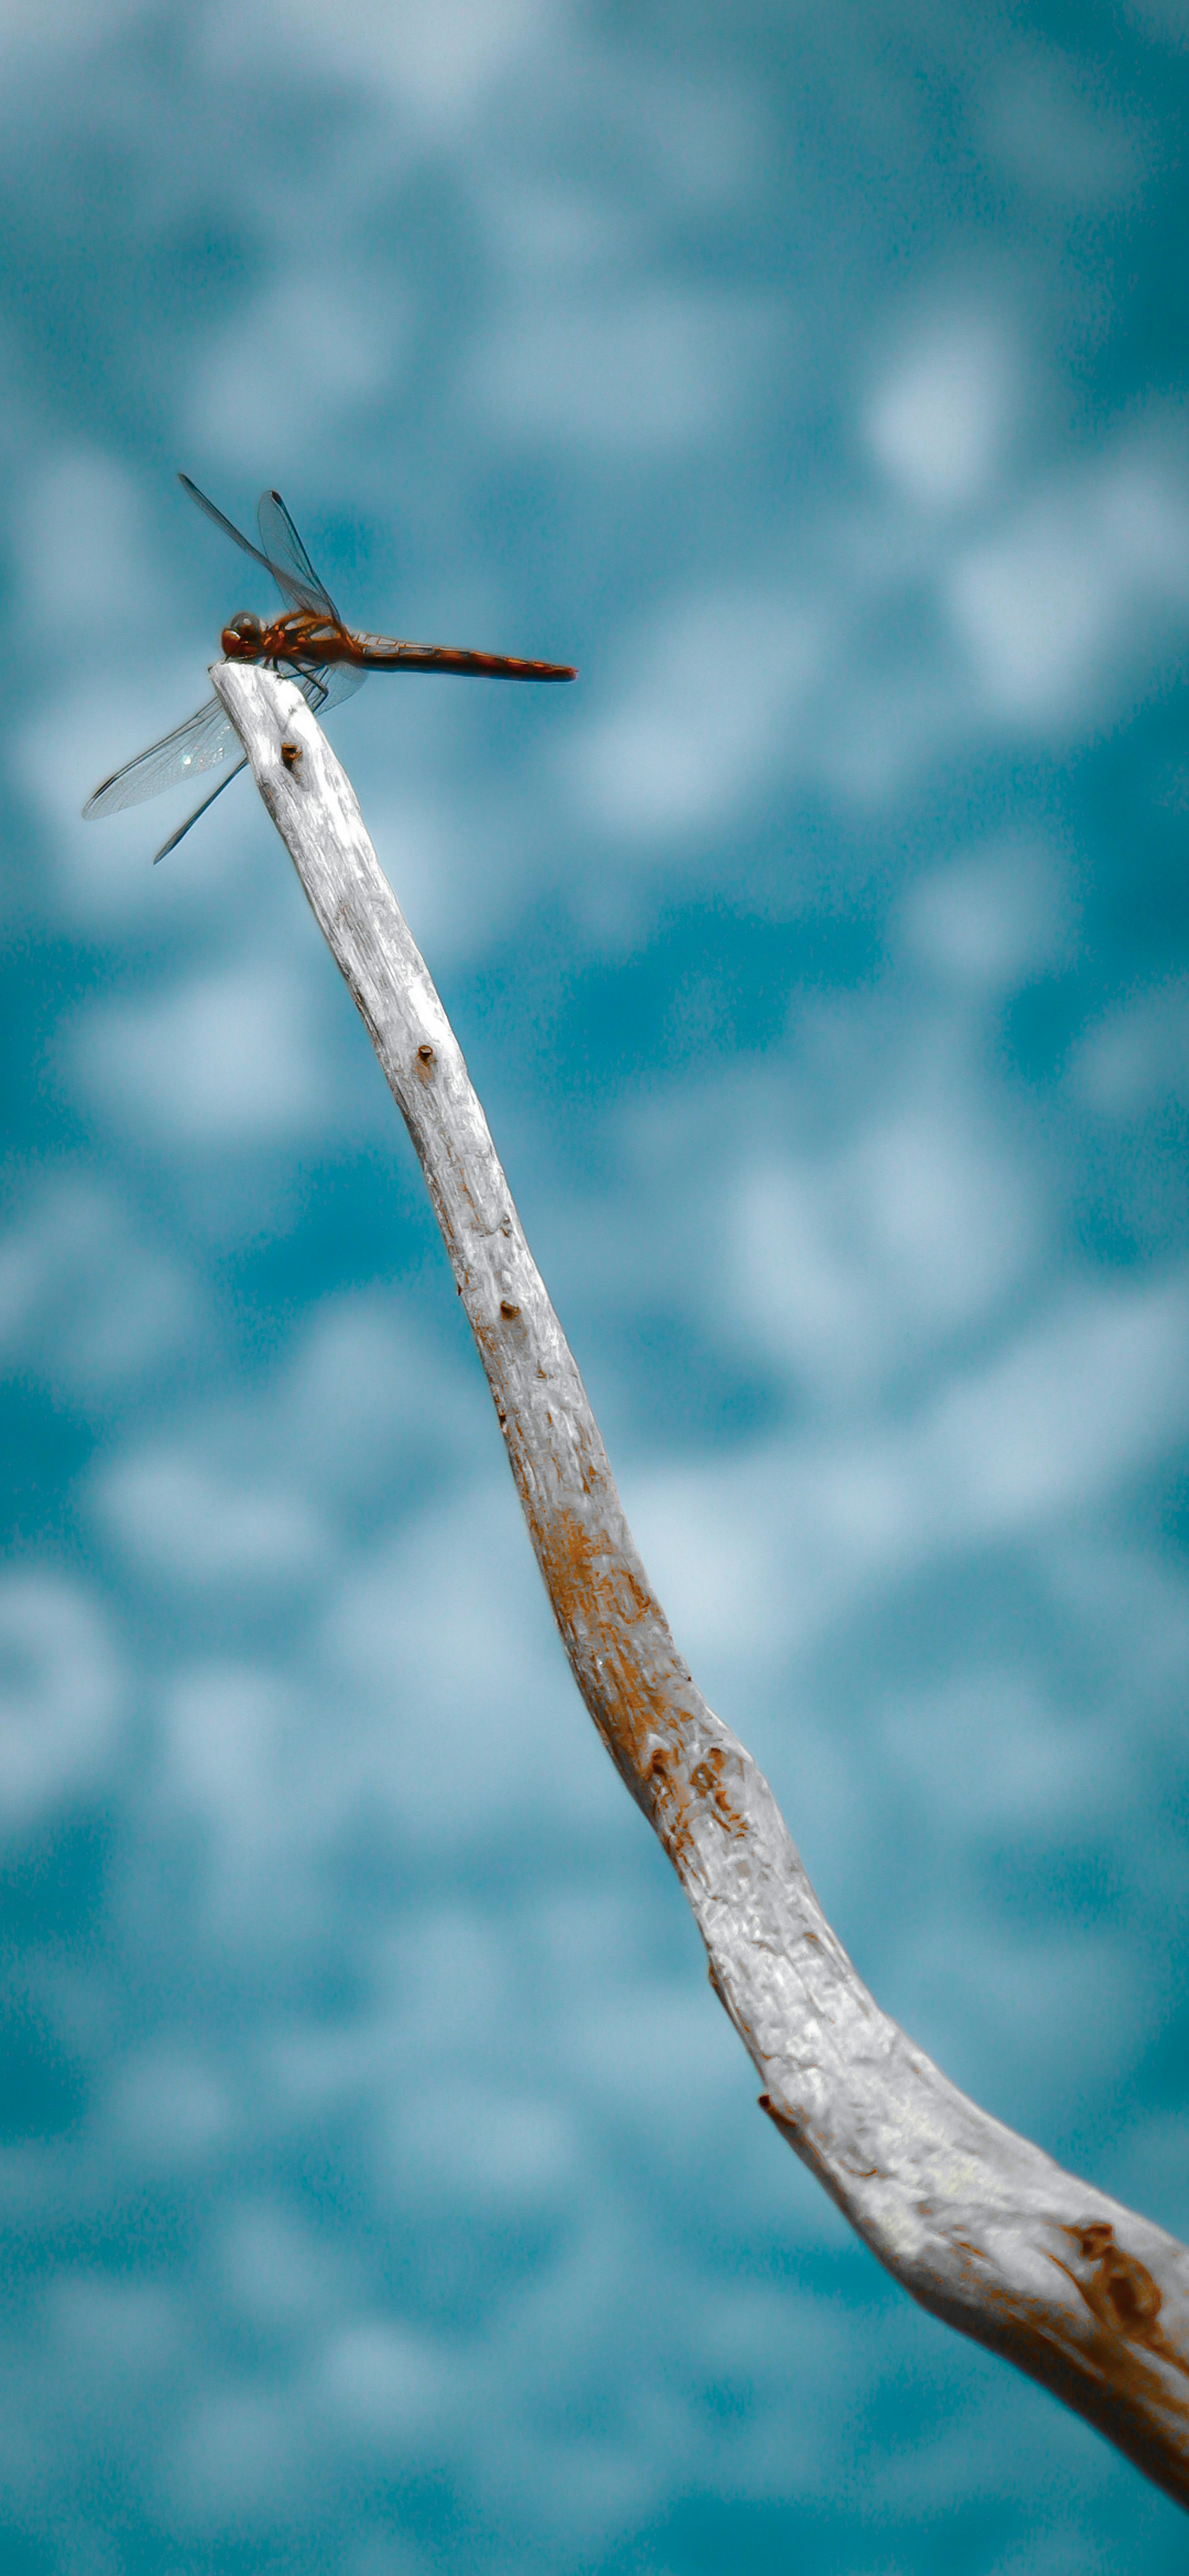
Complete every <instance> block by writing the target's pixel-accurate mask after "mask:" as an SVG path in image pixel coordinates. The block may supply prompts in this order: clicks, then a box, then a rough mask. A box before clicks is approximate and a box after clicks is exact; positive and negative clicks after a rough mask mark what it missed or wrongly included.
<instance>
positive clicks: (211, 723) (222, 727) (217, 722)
mask: <svg viewBox="0 0 1189 2576" xmlns="http://www.w3.org/2000/svg"><path fill="white" fill-rule="evenodd" d="M238 747H239V736H238V734H237V733H236V730H235V727H234V725H233V724H232V721H231V718H230V716H229V715H228V714H227V713H226V711H225V709H224V708H223V707H221V706H220V704H219V701H218V699H217V698H208V699H207V702H206V705H205V706H203V707H199V709H198V712H197V714H196V715H192V716H188V717H187V719H186V722H185V724H181V725H177V726H176V727H175V729H174V731H173V732H172V733H167V734H163V735H162V738H161V740H160V742H154V743H151V744H150V746H149V749H148V750H147V751H142V752H140V753H138V755H137V757H136V759H135V760H127V761H125V763H124V766H123V768H122V769H117V770H116V771H114V773H113V775H112V776H111V777H110V778H105V779H103V780H102V782H101V784H100V785H99V786H98V787H97V788H96V790H95V793H94V795H93V796H88V798H87V801H86V804H85V805H84V807H83V812H84V814H85V815H87V816H88V818H91V817H94V816H95V815H99V814H118V813H120V812H121V811H122V809H123V807H124V806H125V805H143V803H144V801H145V799H146V797H149V796H160V795H161V793H162V792H163V790H164V789H165V788H166V787H178V786H180V785H181V783H182V781H183V779H186V778H194V777H200V776H201V774H202V772H203V770H205V769H217V768H219V767H220V766H221V764H222V763H223V761H225V760H226V758H227V754H228V752H229V751H231V750H232V749H233V748H234V749H238Z"/></svg>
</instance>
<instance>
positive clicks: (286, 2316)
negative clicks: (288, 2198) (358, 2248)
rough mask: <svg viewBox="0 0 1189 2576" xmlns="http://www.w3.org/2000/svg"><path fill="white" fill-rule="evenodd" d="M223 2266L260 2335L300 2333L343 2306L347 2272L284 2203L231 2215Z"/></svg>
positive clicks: (248, 2205) (224, 2233) (244, 2207)
mask: <svg viewBox="0 0 1189 2576" xmlns="http://www.w3.org/2000/svg"><path fill="white" fill-rule="evenodd" d="M219 2268H220V2271H221V2273H222V2276H223V2278H224V2280H225V2282H226V2285H227V2289H228V2292H229V2294H230V2297H231V2299H232V2300H233V2302H234V2305H235V2307H236V2309H237V2310H238V2312H239V2314H240V2315H241V2316H243V2317H245V2318H247V2320H248V2322H249V2324H250V2325H251V2326H252V2327H253V2328H254V2329H255V2330H256V2331H257V2332H258V2333H264V2334H273V2333H276V2332H277V2331H278V2329H279V2330H280V2331H282V2332H284V2331H286V2330H290V2331H291V2330H293V2329H294V2328H297V2329H300V2328H302V2327H304V2326H307V2325H311V2324H314V2323H316V2322H318V2321H319V2320H321V2319H322V2318H323V2317H324V2316H325V2315H326V2312H327V2310H328V2309H331V2308H334V2307H337V2306H338V2304H339V2301H340V2298H341V2295H342V2279H343V2273H344V2270H345V2268H346V2266H345V2263H344V2258H343V2255H342V2253H341V2252H340V2251H339V2250H338V2249H337V2248H332V2247H331V2246H330V2245H327V2244H324V2243H322V2242H321V2241H320V2240H319V2239H318V2238H317V2237H316V2236H315V2235H314V2234H313V2233H312V2231H311V2230H310V2229H309V2228H307V2227H303V2226H301V2225H300V2224H299V2223H298V2221H297V2220H296V2219H295V2218H294V2217H293V2215H292V2213H291V2212H290V2211H288V2210H286V2209H284V2208H283V2207H282V2206H281V2205H280V2204H279V2203H276V2204H274V2203H273V2202H271V2201H267V2200H260V2201H248V2202H244V2203H242V2204H240V2205H239V2206H238V2207H233V2208H232V2209H231V2210H230V2211H229V2212H228V2213H226V2215H225V2217H224V2219H223V2224H222V2228H221V2241H220V2247H219Z"/></svg>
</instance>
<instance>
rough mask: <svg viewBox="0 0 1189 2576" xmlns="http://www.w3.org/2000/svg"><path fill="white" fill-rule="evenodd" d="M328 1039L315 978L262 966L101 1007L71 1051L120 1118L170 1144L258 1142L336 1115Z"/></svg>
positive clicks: (91, 1090)
mask: <svg viewBox="0 0 1189 2576" xmlns="http://www.w3.org/2000/svg"><path fill="white" fill-rule="evenodd" d="M320 1041H321V1030H320V1014H319V1010H318V1002H317V987H316V986H315V983H314V980H313V977H312V975H306V974H304V973H303V972H302V971H301V970H300V969H298V968H296V967H285V966H282V965H280V964H277V965H268V964H264V963H261V964H259V965H256V966H253V967H240V966H229V967H227V968H225V969H224V970H223V971H222V972H221V973H217V974H211V975H204V976H200V977H196V978H195V979H194V980H193V981H192V982H191V983H189V984H184V985H181V986H175V987H174V989H173V990H172V991H167V992H164V993H161V994H157V995H154V997H153V998H152V999H151V1000H149V1001H145V1002H139V1003H135V1004H129V1003H105V1004H103V1005H101V1006H98V1007H96V1008H94V1009H92V1010H91V1011H90V1012H89V1013H88V1014H87V1016H86V1018H85V1019H84V1020H83V1021H82V1023H81V1025H80V1027H79V1030H78V1033H77V1036H76V1039H75V1044H74V1055H75V1062H76V1065H77V1068H78V1073H79V1077H80V1079H81V1082H82V1084H83V1087H84V1089H85V1090H86V1091H87V1093H88V1094H89V1096H90V1097H91V1098H92V1099H93V1100H96V1101H98V1102H99V1103H100V1105H101V1106H102V1108H103V1109H104V1110H105V1111H106V1113H107V1115H108V1116H109V1117H110V1118H112V1119H114V1120H115V1121H117V1122H118V1124H119V1125H120V1126H122V1127H129V1126H135V1127H140V1128H142V1129H144V1130H145V1131H146V1132H147V1133H148V1134H149V1135H150V1136H152V1137H154V1138H155V1139H156V1140H157V1141H159V1142H162V1143H165V1144H185V1145H191V1146H196V1147H206V1146H225V1147H226V1146H242V1147H250V1146H254V1145H258V1144H262V1143H265V1142H271V1141H272V1140H274V1139H280V1138H283V1139H285V1140H289V1139H292V1138H294V1137H296V1136H302V1135H309V1134H310V1133H314V1134H318V1133H321V1132H322V1131H323V1130H324V1129H325V1128H326V1127H327V1126H328V1125H330V1123H331V1122H332V1120H333V1117H334V1113H335V1097H334V1094H335V1085H334V1081H333V1077H332V1076H331V1075H330V1074H329V1072H328V1068H327V1063H326V1056H325V1051H324V1048H323V1046H322V1044H321V1042H320Z"/></svg>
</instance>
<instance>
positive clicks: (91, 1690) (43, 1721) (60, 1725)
mask: <svg viewBox="0 0 1189 2576" xmlns="http://www.w3.org/2000/svg"><path fill="white" fill-rule="evenodd" d="M121 1688H122V1674H121V1670H120V1665H119V1662H118V1660H117V1657H116V1654H115V1650H114V1648H113V1645H112V1642H111V1638H110V1635H109V1632H108V1629H107V1625H106V1622H105V1621H104V1620H103V1618H102V1617H101V1615H100V1612H99V1611H98V1610H97V1608H96V1607H95V1604H94V1603H93V1602H92V1601H91V1600H90V1599H89V1598H88V1596H87V1595H86V1594H85V1593H84V1592H82V1591H81V1590H80V1589H79V1588H78V1586H77V1585H75V1584H73V1583H69V1582H67V1581H66V1580H65V1579H64V1577H62V1576H60V1575H53V1574H39V1573H29V1574H19V1573H16V1572H10V1573H5V1574H0V1822H2V1823H3V1824H5V1825H6V1826H9V1827H18V1828H19V1827H22V1826H25V1825H28V1824H31V1823H32V1822H33V1820H34V1819H35V1818H36V1817H37V1816H39V1815H41V1814H42V1813H44V1811H45V1810H46V1809H47V1808H52V1807H54V1806H56V1805H58V1804H59V1802H60V1801H61V1800H62V1799H64V1798H68V1797H73V1796H76V1795H77V1794H78V1793H79V1792H80V1791H83V1790H86V1789H90V1788H91V1787H92V1786H93V1785H94V1783H95V1782H96V1780H97V1779H99V1778H100V1777H101V1775H102V1773H103V1772H104V1770H105V1768H106V1765H107V1762H108V1760H109V1758H110V1755H111V1753H112V1750H113V1748H114V1744H115V1741H116V1733H117V1727H118V1720H119V1703H120V1693H121Z"/></svg>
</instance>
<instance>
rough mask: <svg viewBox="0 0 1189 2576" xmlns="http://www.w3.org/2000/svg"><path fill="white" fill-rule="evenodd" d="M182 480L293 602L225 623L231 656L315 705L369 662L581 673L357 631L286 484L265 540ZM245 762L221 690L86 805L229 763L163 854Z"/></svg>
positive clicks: (350, 689) (90, 812) (407, 667)
mask: <svg viewBox="0 0 1189 2576" xmlns="http://www.w3.org/2000/svg"><path fill="white" fill-rule="evenodd" d="M178 480H179V482H180V483H182V484H183V485H184V486H185V489H186V491H187V492H188V493H189V495H190V498H191V500H192V501H196V502H197V504H198V507H199V509H200V510H205V512H206V515H207V517H208V519H213V520H214V522H215V525H216V527H219V528H222V530H223V533H224V535H225V536H228V537H230V538H231V540H232V542H233V544H235V545H237V546H239V547H240V548H241V550H242V552H243V553H244V554H246V555H250V556H251V557H252V560H253V562H254V563H258V564H261V565H263V567H264V570H265V572H267V573H270V574H271V575H272V578H273V580H274V581H275V582H276V584H277V587H278V589H279V590H280V591H281V593H282V596H283V597H284V598H285V599H287V600H288V602H289V607H288V609H287V610H286V613H285V615H284V616H283V617H277V618H274V619H273V620H272V622H271V624H265V622H264V621H263V619H261V618H259V617H253V616H252V615H251V614H250V613H249V612H248V611H247V610H246V609H245V610H244V611H243V612H242V613H241V614H240V615H239V616H238V617H233V618H232V620H231V622H230V624H229V625H227V626H225V627H224V629H223V635H222V645H223V652H224V655H225V657H226V659H227V660H228V661H229V662H264V663H266V664H268V666H269V667H270V668H271V669H273V670H276V671H288V672H290V673H291V674H292V677H293V678H294V679H295V680H296V682H297V685H298V688H299V689H300V690H301V692H302V695H303V696H304V698H305V699H306V701H307V703H308V704H309V705H310V706H311V707H312V708H313V710H314V712H315V714H318V713H320V712H321V711H322V710H323V709H326V708H330V707H333V706H337V705H339V704H340V702H341V701H342V699H343V698H348V697H351V696H352V695H353V693H354V691H355V690H356V689H360V688H362V686H363V683H364V681H365V679H366V678H367V675H368V672H369V671H446V672H452V673H454V674H455V675H456V676H458V677H459V678H462V679H470V680H574V679H577V676H578V674H577V672H576V671H574V670H572V669H571V668H570V665H569V663H567V662H522V661H518V660H516V659H515V658H514V657H513V656H512V655H510V654H505V653H470V652H466V651H463V650H462V649H461V648H460V647H455V646H453V645H449V644H403V643H401V642H400V640H399V638H398V637H397V636H395V635H357V634H354V633H353V632H352V629H351V628H350V627H349V626H345V625H344V624H343V620H342V618H341V617H340V615H339V612H338V610H337V608H336V607H335V604H334V601H333V600H332V598H331V596H330V593H329V591H328V590H327V589H326V587H325V585H324V583H322V582H321V581H319V579H318V575H317V573H316V572H315V570H314V567H313V565H312V563H311V562H310V559H309V556H308V555H307V553H306V550H305V547H304V546H303V544H302V542H301V538H300V537H299V536H298V533H297V530H296V528H295V527H294V525H293V521H292V519H291V518H290V516H289V513H288V511H287V509H286V507H285V504H284V502H283V501H282V499H281V496H280V493H279V492H262V493H261V495H260V502H259V506H258V508H257V512H256V521H257V526H258V527H259V530H260V544H259V545H258V546H254V545H252V544H251V542H250V540H249V539H248V538H247V537H245V536H242V535H241V533H240V530H239V529H238V528H237V527H235V526H233V524H232V522H231V520H230V519H227V518H224V515H223V512H222V511H221V510H217V509H216V508H215V504H214V502H213V501H208V500H207V497H206V494H205V493H204V492H200V491H199V489H198V486H197V484H196V483H192V482H191V481H190V477H189V475H188V474H181V475H179V477H178ZM233 752H238V753H239V758H238V759H233V760H232V764H231V767H230V768H229V769H228V768H224V767H223V763H224V762H225V761H226V760H227V758H228V755H229V754H230V753H233ZM246 767H247V761H246V759H245V757H244V755H243V753H242V751H241V750H240V742H239V736H238V734H237V733H236V730H235V727H234V725H233V724H232V722H231V718H230V716H229V715H228V714H227V712H226V710H225V708H224V707H223V706H222V705H221V704H220V702H219V700H218V698H208V699H207V701H206V704H205V706H201V707H199V709H198V711H197V713H196V714H195V715H192V716H188V717H187V719H186V722H185V724H182V725H178V726H176V727H175V729H174V731H173V732H172V733H169V734H165V735H164V736H163V738H162V740H161V741H160V742H155V743H152V744H151V745H150V747H149V749H148V750H147V751H142V752H140V753H138V755H137V757H136V759H135V760H129V761H126V762H125V765H124V767H123V768H122V769H117V770H116V771H115V772H114V773H113V775H112V776H111V777H110V778H105V779H104V780H103V781H102V784H101V785H100V786H98V787H97V788H96V790H95V793H94V795H93V796H89V797H88V799H87V802H86V804H85V805H84V807H83V812H84V814H85V815H87V816H95V815H102V814H115V813H118V812H119V811H121V809H122V808H123V807H124V806H126V805H139V804H141V803H142V802H143V801H144V799H145V798H147V797H149V796H159V795H161V794H162V792H163V790H164V789H165V788H167V787H175V786H178V785H179V784H180V783H181V782H182V781H183V780H184V779H188V778H190V777H191V776H200V775H201V774H202V773H203V772H204V771H206V770H210V769H216V768H221V769H222V776H221V777H220V778H219V781H218V783H217V785H216V786H214V787H213V788H212V789H211V792H210V794H209V796H205V797H204V798H203V801H202V803H201V805H198V806H196V807H195V809H194V812H193V813H192V814H190V815H188V816H187V819H186V821H185V822H184V823H183V824H182V825H181V826H180V828H179V830H178V831H176V832H174V833H172V834H171V836H170V838H169V840H168V841H166V842H165V844H164V846H163V847H162V848H161V849H159V850H158V852H157V857H158V858H159V859H163V858H164V857H165V856H166V853H167V852H168V851H170V850H174V849H176V848H177V845H178V842H179V841H180V840H182V839H183V838H184V836H185V834H186V833H187V832H188V831H189V829H190V825H191V824H192V823H196V822H197V821H198V817H199V815H200V814H205V812H206V809H207V806H208V805H213V803H214V801H215V798H216V796H220V795H221V794H222V792H223V789H224V788H225V787H227V786H229V785H230V782H231V780H232V779H233V778H235V777H236V776H237V775H238V773H239V771H240V770H241V769H245V768H246Z"/></svg>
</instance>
